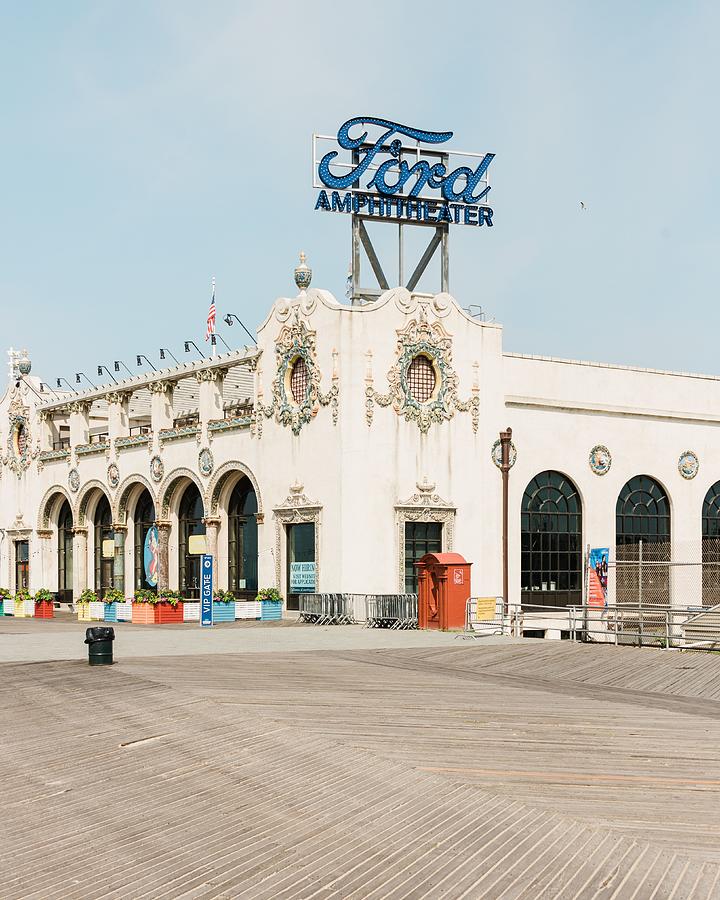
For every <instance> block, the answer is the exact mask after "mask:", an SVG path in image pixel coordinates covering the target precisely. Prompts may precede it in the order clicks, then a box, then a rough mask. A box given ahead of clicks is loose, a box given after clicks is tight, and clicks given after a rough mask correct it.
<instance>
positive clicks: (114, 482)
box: [107, 463, 120, 488]
mask: <svg viewBox="0 0 720 900" xmlns="http://www.w3.org/2000/svg"><path fill="white" fill-rule="evenodd" d="M107 480H108V484H109V485H110V487H111V488H116V487H117V486H118V485H119V484H120V469H118V467H117V464H116V463H110V465H109V466H108V470H107Z"/></svg>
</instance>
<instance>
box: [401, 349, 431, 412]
mask: <svg viewBox="0 0 720 900" xmlns="http://www.w3.org/2000/svg"><path fill="white" fill-rule="evenodd" d="M436 383H437V379H436V377H435V367H434V366H433V364H432V363H431V362H430V360H429V359H428V358H427V356H423V355H422V354H421V355H419V356H416V357H415V358H414V359H413V360H412V362H411V363H410V365H409V366H408V371H407V384H408V391H409V392H410V396H411V397H412V398H413V400H417V402H418V403H427V402H428V400H429V399H430V398H431V397H432V395H433V392H434V390H435V385H436Z"/></svg>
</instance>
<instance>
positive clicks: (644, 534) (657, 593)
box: [615, 475, 670, 605]
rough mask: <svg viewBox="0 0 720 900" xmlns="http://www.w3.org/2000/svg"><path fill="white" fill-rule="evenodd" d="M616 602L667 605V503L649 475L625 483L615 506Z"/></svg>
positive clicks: (668, 535) (668, 555)
mask: <svg viewBox="0 0 720 900" xmlns="http://www.w3.org/2000/svg"><path fill="white" fill-rule="evenodd" d="M615 555H616V559H617V590H616V599H617V602H618V603H626V604H632V605H635V604H638V603H643V602H644V603H647V604H648V605H652V604H657V605H667V604H669V602H670V567H669V566H667V565H664V563H669V562H670V501H669V499H668V496H667V493H666V491H665V488H664V487H663V486H662V485H661V484H660V482H659V481H656V480H655V479H654V478H652V477H651V476H650V475H636V476H635V477H634V478H631V479H630V481H628V482H626V484H625V485H624V486H623V488H622V490H621V491H620V494H619V496H618V499H617V504H616V507H615Z"/></svg>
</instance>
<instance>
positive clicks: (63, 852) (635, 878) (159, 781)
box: [0, 622, 720, 900]
mask: <svg viewBox="0 0 720 900" xmlns="http://www.w3.org/2000/svg"><path fill="white" fill-rule="evenodd" d="M36 626H38V631H37V632H36V633H37V634H39V633H40V630H41V629H42V633H43V634H47V633H49V632H48V629H49V628H52V627H58V633H60V629H62V628H63V626H62V625H61V624H60V623H57V626H53V625H52V624H50V625H41V623H26V624H24V625H22V626H21V623H19V622H18V623H13V624H12V625H9V626H7V625H6V624H5V623H2V625H0V629H3V633H0V639H1V638H3V637H7V636H8V635H9V633H10V631H11V630H13V629H14V630H15V632H16V640H18V641H21V640H30V639H31V638H32V637H33V630H34V629H35V627H36ZM255 627H256V628H257V629H260V628H261V627H262V626H255ZM342 631H343V632H344V634H343V638H342V640H343V645H344V646H343V648H342V649H338V648H337V646H336V645H337V642H338V639H339V637H340V633H341V629H335V630H333V629H327V630H321V629H312V628H311V627H303V626H295V627H291V628H284V629H280V630H275V631H274V632H273V633H272V634H271V629H268V631H267V635H269V637H268V647H269V648H270V649H268V651H267V652H261V651H259V650H258V647H257V643H253V642H256V641H257V633H258V632H257V631H255V632H251V631H250V630H249V629H246V630H243V629H242V628H229V629H227V630H226V632H227V633H226V635H225V637H223V641H235V643H236V646H237V651H238V652H235V653H223V654H213V655H203V654H201V653H195V654H194V655H182V656H162V657H159V658H155V659H153V658H149V657H146V656H145V657H143V656H137V655H132V656H131V657H130V658H126V659H123V658H122V649H121V648H122V644H123V640H125V641H126V643H127V644H128V645H129V644H130V631H128V630H126V631H123V630H122V629H121V628H119V629H118V633H119V640H118V644H119V645H120V646H119V648H118V656H119V658H120V662H119V663H118V664H117V665H115V666H113V667H112V669H89V668H88V667H87V666H86V665H85V664H83V663H82V662H79V661H72V660H60V661H55V662H50V661H45V662H40V663H19V662H5V663H2V664H0V740H1V743H2V747H1V762H0V787H1V788H2V793H1V795H0V796H2V810H3V829H2V835H3V853H2V854H1V855H0V896H2V897H3V898H16V897H17V898H20V897H22V898H30V897H32V898H38V900H39V898H43V900H44V898H52V897H58V898H60V897H62V898H101V897H102V898H107V897H112V898H140V897H152V898H160V897H167V898H171V897H173V898H174V897H184V898H185V897H187V898H191V897H192V898H200V897H204V898H211V897H212V898H217V897H224V898H229V897H233V898H234V897H243V898H253V900H255V898H268V900H271V898H272V900H275V898H310V897H317V898H331V897H332V898H343V900H345V898H363V900H365V898H386V897H393V898H400V897H403V898H423V897H428V898H436V897H443V898H451V897H452V898H461V897H467V898H479V897H487V898H493V900H495V898H501V897H502V898H533V900H534V898H539V897H543V898H575V897H577V898H579V897H583V898H585V897H602V898H631V897H635V898H641V900H645V898H667V900H670V898H674V900H679V898H688V897H693V898H701V897H720V816H719V815H718V809H720V702H719V701H720V656H718V655H706V656H700V655H694V654H680V653H670V652H665V651H660V650H642V651H640V650H635V649H630V648H615V647H583V646H573V645H569V644H567V643H562V644H560V643H550V642H540V641H538V642H535V641H524V642H520V643H510V642H499V643H495V644H484V643H482V642H465V641H462V640H456V641H449V640H447V639H446V638H438V639H437V640H434V639H433V637H432V636H422V637H417V636H416V637H415V639H414V641H415V643H414V644H413V639H411V640H410V641H409V642H408V644H409V646H407V647H405V646H403V639H402V636H401V635H398V636H395V637H394V638H393V641H388V640H387V639H384V641H383V640H381V638H380V637H378V645H377V647H375V646H373V645H372V643H370V644H368V643H367V641H368V640H369V639H368V637H367V632H366V633H365V634H362V635H360V634H359V633H358V636H357V642H356V646H355V647H353V635H354V634H355V633H356V632H354V630H353V629H348V630H345V629H343V630H342ZM21 632H22V634H21ZM145 633H147V632H145ZM154 633H155V635H156V637H155V639H156V641H157V642H158V643H159V644H160V645H162V643H163V641H164V640H166V639H167V638H166V636H167V635H169V634H171V632H170V631H165V630H163V629H157V630H156V631H155V632H154ZM299 633H300V634H299ZM302 633H305V634H307V642H308V645H310V646H312V647H313V649H309V650H301V649H298V647H300V646H302ZM250 634H252V637H249V636H248V635H250ZM285 635H287V637H286V636H285ZM124 636H125V637H124ZM230 636H232V637H230ZM428 637H429V639H425V638H428ZM370 640H371V639H370ZM243 642H246V644H247V646H248V647H250V646H252V648H253V650H254V652H242V649H243ZM290 646H292V648H293V649H285V648H286V647H290ZM1 648H2V640H0V649H1Z"/></svg>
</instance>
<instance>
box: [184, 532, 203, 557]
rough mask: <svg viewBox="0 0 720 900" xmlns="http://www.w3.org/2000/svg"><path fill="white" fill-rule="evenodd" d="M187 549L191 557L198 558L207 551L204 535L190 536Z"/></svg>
mask: <svg viewBox="0 0 720 900" xmlns="http://www.w3.org/2000/svg"><path fill="white" fill-rule="evenodd" d="M187 548H188V549H187V552H188V553H189V554H190V555H191V556H199V555H200V554H201V553H205V552H206V551H207V538H206V537H205V535H204V534H191V535H190V536H189V537H188V543H187Z"/></svg>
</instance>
